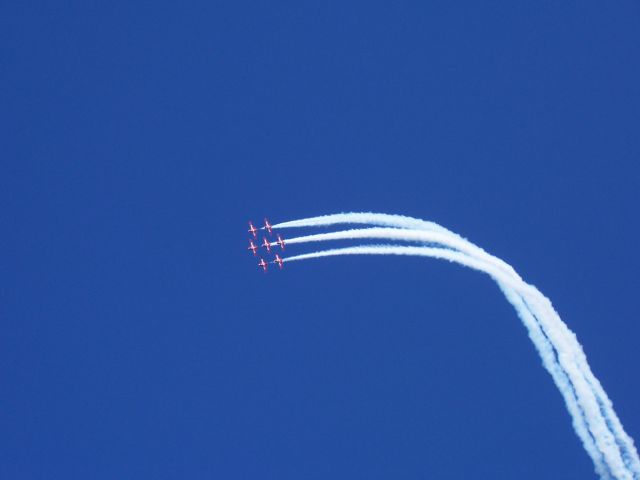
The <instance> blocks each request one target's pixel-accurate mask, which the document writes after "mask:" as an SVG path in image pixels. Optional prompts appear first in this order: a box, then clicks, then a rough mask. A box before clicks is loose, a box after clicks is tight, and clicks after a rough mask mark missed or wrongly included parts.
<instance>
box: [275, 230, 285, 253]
mask: <svg viewBox="0 0 640 480" xmlns="http://www.w3.org/2000/svg"><path fill="white" fill-rule="evenodd" d="M276 243H277V244H278V245H280V248H281V249H282V250H284V239H283V238H282V237H281V236H280V234H278V240H277V241H276Z"/></svg>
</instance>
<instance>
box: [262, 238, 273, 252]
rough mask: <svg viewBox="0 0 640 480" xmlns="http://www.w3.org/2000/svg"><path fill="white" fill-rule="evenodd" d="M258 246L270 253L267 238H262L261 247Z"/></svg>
mask: <svg viewBox="0 0 640 480" xmlns="http://www.w3.org/2000/svg"><path fill="white" fill-rule="evenodd" d="M260 246H261V247H264V248H266V249H267V252H269V253H271V244H270V243H269V240H267V237H264V239H263V242H262V245H260Z"/></svg>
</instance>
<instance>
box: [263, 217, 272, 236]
mask: <svg viewBox="0 0 640 480" xmlns="http://www.w3.org/2000/svg"><path fill="white" fill-rule="evenodd" d="M263 228H266V229H267V232H269V235H271V234H272V233H273V232H272V231H271V224H270V223H269V220H267V217H264V227H263Z"/></svg>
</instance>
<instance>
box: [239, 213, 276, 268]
mask: <svg viewBox="0 0 640 480" xmlns="http://www.w3.org/2000/svg"><path fill="white" fill-rule="evenodd" d="M260 230H264V231H265V232H266V233H265V235H264V236H263V237H262V243H260V244H258V245H256V243H255V242H254V240H255V241H258V232H259V231H260ZM248 231H249V234H250V235H251V236H252V237H253V238H250V239H249V246H248V247H247V250H251V252H253V256H254V257H258V249H259V248H260V247H263V248H264V249H265V250H266V251H267V253H272V249H273V248H276V247H278V246H279V247H280V249H281V250H282V251H284V244H285V242H284V239H283V238H282V237H281V236H280V234H276V241H275V242H274V241H269V238H271V237H273V228H272V227H271V224H270V223H269V220H267V219H266V218H265V219H264V226H262V227H259V228H256V227H254V226H253V223H252V222H251V221H249V230H248ZM267 237H269V238H267ZM259 258H260V261H259V262H258V266H259V267H260V268H262V271H263V272H265V273H266V271H267V269H268V268H269V264H270V263H276V264H277V265H278V267H280V270H282V265H283V263H284V262H283V260H282V257H281V256H280V255H278V254H277V253H276V254H275V258H274V260H272V261H271V262H265V261H264V258H262V257H259Z"/></svg>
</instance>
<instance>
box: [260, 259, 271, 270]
mask: <svg viewBox="0 0 640 480" xmlns="http://www.w3.org/2000/svg"><path fill="white" fill-rule="evenodd" d="M258 266H259V267H262V271H263V272H265V273H266V271H267V268H268V267H269V264H268V263H267V262H265V261H264V258H261V259H260V262H258Z"/></svg>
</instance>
